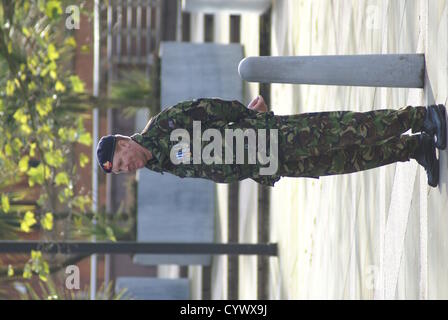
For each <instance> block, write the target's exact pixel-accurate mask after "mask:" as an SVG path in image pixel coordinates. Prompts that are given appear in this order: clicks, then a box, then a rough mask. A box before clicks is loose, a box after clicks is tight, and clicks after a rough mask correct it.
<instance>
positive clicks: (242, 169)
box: [131, 98, 280, 186]
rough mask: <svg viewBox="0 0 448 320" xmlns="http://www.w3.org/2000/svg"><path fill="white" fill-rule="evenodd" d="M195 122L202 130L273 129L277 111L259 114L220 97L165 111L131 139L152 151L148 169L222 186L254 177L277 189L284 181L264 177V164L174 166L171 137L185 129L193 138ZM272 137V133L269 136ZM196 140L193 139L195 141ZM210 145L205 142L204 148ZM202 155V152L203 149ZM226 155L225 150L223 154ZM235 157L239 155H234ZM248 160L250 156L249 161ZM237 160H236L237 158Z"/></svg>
mask: <svg viewBox="0 0 448 320" xmlns="http://www.w3.org/2000/svg"><path fill="white" fill-rule="evenodd" d="M193 121H200V122H201V131H202V132H204V131H205V130H206V129H209V128H214V129H218V130H220V132H221V133H222V136H224V130H225V129H226V128H228V129H236V128H241V129H243V130H244V129H245V128H254V129H257V128H264V129H267V128H272V127H274V126H275V121H276V120H275V117H274V114H273V112H264V113H262V112H258V111H255V110H251V109H248V108H246V107H245V106H244V105H243V104H242V103H240V102H239V101H237V100H233V101H227V100H221V99H217V98H201V99H196V100H191V101H184V102H181V103H178V104H176V105H174V106H172V107H169V108H167V109H165V110H163V111H161V112H160V113H159V114H157V115H156V116H154V117H152V118H151V119H150V120H149V122H148V124H147V125H146V127H145V128H144V129H143V131H142V132H141V133H135V134H134V135H132V136H131V138H132V139H133V140H134V141H136V142H137V143H139V144H140V145H142V146H143V147H145V148H147V149H148V150H150V151H151V153H152V155H153V158H152V159H151V160H149V161H148V162H147V163H146V165H145V167H146V168H148V169H150V170H153V171H156V172H160V173H162V174H163V172H169V173H171V174H174V175H176V176H179V177H181V178H184V177H195V178H204V179H210V180H213V181H215V182H219V183H229V182H234V181H239V180H243V179H246V178H251V179H253V180H254V181H256V182H258V183H261V184H264V185H267V186H273V185H274V183H275V182H276V181H278V180H279V179H280V176H278V175H275V174H274V175H260V174H259V168H260V166H261V165H260V164H259V163H258V160H257V163H255V164H246V162H248V161H245V162H244V163H243V164H236V162H235V161H234V162H233V164H224V163H223V164H214V163H213V164H205V163H202V162H201V164H193V160H191V163H180V164H173V162H172V161H171V159H170V152H171V148H172V147H173V146H174V145H175V144H177V142H176V141H170V134H171V132H172V131H173V130H175V129H178V128H179V129H185V130H187V131H188V132H189V134H190V137H193ZM267 136H268V137H269V134H267ZM191 140H193V139H191ZM207 144H208V142H207V141H202V142H201V145H202V149H203V148H204V146H206V145H207ZM190 150H191V149H190ZM201 152H202V150H201ZM223 154H224V151H223ZM234 157H235V152H234ZM245 159H247V157H246V158H245ZM234 160H235V159H234Z"/></svg>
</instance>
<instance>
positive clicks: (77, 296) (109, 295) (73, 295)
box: [15, 276, 130, 300]
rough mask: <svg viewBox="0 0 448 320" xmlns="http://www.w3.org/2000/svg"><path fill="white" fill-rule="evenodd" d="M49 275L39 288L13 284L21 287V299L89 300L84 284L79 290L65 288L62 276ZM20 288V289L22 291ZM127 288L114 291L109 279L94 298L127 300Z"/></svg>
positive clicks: (112, 283)
mask: <svg viewBox="0 0 448 320" xmlns="http://www.w3.org/2000/svg"><path fill="white" fill-rule="evenodd" d="M54 278H55V279H53V278H52V277H49V278H48V280H47V281H45V282H41V283H39V289H38V290H37V289H35V288H34V287H33V286H31V284H30V283H28V282H26V283H23V284H22V285H20V284H17V283H16V284H15V285H16V287H17V286H18V285H19V286H20V287H22V288H23V289H24V290H23V289H22V290H23V291H24V292H20V291H19V292H20V295H19V296H20V299H21V300H89V299H90V288H89V286H86V287H85V288H82V289H79V290H74V289H73V290H69V289H66V287H65V285H64V278H63V277H62V276H59V277H57V276H56V277H54ZM22 290H21V291H22ZM127 292H128V291H127V289H125V288H123V289H121V290H120V291H119V292H117V293H114V282H113V281H111V282H109V284H108V285H107V286H106V285H105V283H104V282H103V283H102V284H101V286H100V287H99V288H98V291H97V292H96V295H95V299H96V300H129V299H130V298H129V297H128V295H127Z"/></svg>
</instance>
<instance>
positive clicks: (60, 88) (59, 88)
mask: <svg viewBox="0 0 448 320" xmlns="http://www.w3.org/2000/svg"><path fill="white" fill-rule="evenodd" d="M54 89H55V90H56V91H58V92H64V91H65V86H64V84H63V83H62V82H61V81H59V80H58V81H56V84H55V86H54Z"/></svg>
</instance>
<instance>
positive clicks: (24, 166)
mask: <svg viewBox="0 0 448 320" xmlns="http://www.w3.org/2000/svg"><path fill="white" fill-rule="evenodd" d="M29 160H30V157H28V156H24V157H23V158H22V159H20V161H19V171H20V172H27V171H28V162H29Z"/></svg>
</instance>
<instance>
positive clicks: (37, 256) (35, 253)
mask: <svg viewBox="0 0 448 320" xmlns="http://www.w3.org/2000/svg"><path fill="white" fill-rule="evenodd" d="M41 258H42V252H41V251H38V250H36V251H35V250H31V259H32V260H40V259H41Z"/></svg>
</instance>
